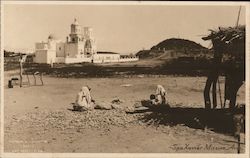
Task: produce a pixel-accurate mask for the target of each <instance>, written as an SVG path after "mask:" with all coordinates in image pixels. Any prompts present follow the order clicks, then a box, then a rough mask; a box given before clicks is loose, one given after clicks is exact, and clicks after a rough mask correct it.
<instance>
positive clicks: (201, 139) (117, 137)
mask: <svg viewBox="0 0 250 158" xmlns="http://www.w3.org/2000/svg"><path fill="white" fill-rule="evenodd" d="M5 77H6V78H5V81H6V82H5V83H7V79H8V74H5ZM44 83H45V85H44V86H31V87H23V88H19V87H18V86H16V87H14V88H13V89H8V88H7V87H5V88H4V91H5V94H4V99H5V100H4V103H5V105H4V106H5V107H4V109H5V111H4V115H5V116H4V118H5V120H4V123H5V135H4V141H5V142H4V143H5V144H4V150H5V152H57V153H58V152H83V153H93V152H94V153H95V152H105V153H109V152H112V153H113V152H119V153H120V152H122V153H127V152H129V153H144V152H145V153H151V152H152V153H171V152H178V153H181V152H201V153H204V152H212V153H214V152H215V153H236V152H237V144H236V139H235V138H234V137H233V136H231V135H230V134H229V133H218V132H215V131H213V130H212V129H208V130H203V129H198V128H190V127H188V126H186V125H185V124H177V125H174V126H172V125H162V124H157V122H154V121H150V120H147V121H145V119H143V118H145V116H146V115H150V112H147V113H140V114H127V113H126V112H125V111H126V109H129V107H133V105H134V104H135V103H138V102H140V101H141V100H143V99H148V97H149V95H150V94H152V93H154V92H155V89H156V85H157V84H161V85H163V86H164V87H165V88H166V90H167V93H168V94H167V96H168V101H169V104H170V106H172V107H203V93H202V92H203V87H204V85H205V77H174V76H163V77H154V76H151V77H146V76H137V77H131V78H122V77H121V78H88V79H84V78H82V79H73V78H51V77H44ZM83 85H89V86H90V87H91V88H92V90H91V92H92V96H93V98H94V99H95V100H97V101H98V102H105V103H110V102H111V101H112V100H113V99H116V98H119V99H120V100H121V101H122V103H121V104H119V105H118V106H119V107H120V108H118V109H113V110H108V111H106V110H94V111H89V112H82V113H81V112H72V111H71V110H70V108H71V106H70V103H72V102H74V100H75V97H76V94H77V92H78V91H79V90H80V88H81V86H83ZM222 87H223V85H222V86H221V88H222ZM244 95H245V91H244V87H242V88H241V89H240V91H239V94H238V98H237V101H238V102H244V99H245V98H244ZM179 117H181V116H179ZM241 142H242V144H241V151H242V152H244V150H245V149H244V148H245V144H244V135H243V136H242V140H241Z"/></svg>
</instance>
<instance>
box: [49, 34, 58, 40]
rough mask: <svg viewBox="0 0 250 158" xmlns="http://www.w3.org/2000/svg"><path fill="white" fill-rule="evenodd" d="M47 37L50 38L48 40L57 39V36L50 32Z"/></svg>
mask: <svg viewBox="0 0 250 158" xmlns="http://www.w3.org/2000/svg"><path fill="white" fill-rule="evenodd" d="M48 39H50V40H55V39H57V38H56V36H55V35H54V34H50V35H49V37H48Z"/></svg>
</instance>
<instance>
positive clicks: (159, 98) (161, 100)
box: [150, 85, 166, 105]
mask: <svg viewBox="0 0 250 158" xmlns="http://www.w3.org/2000/svg"><path fill="white" fill-rule="evenodd" d="M150 100H151V103H152V104H153V105H161V104H166V90H165V89H164V87H163V86H162V85H157V88H156V93H155V95H153V94H152V95H150Z"/></svg>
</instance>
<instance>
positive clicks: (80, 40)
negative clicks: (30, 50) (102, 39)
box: [34, 19, 138, 64]
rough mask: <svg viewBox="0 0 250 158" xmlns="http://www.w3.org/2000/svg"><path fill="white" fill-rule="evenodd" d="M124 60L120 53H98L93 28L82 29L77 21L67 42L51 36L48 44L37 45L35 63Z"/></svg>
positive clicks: (72, 26) (72, 25) (73, 24)
mask: <svg viewBox="0 0 250 158" xmlns="http://www.w3.org/2000/svg"><path fill="white" fill-rule="evenodd" d="M123 60H124V59H121V56H120V54H118V53H112V52H97V50H96V42H95V39H94V37H93V29H92V28H91V27H83V28H82V27H81V25H79V23H78V22H77V20H76V19H75V20H74V22H73V23H72V24H71V29H70V34H69V36H67V37H66V42H63V41H61V40H58V39H56V38H55V36H53V35H49V37H48V39H47V41H46V42H38V43H36V44H35V58H34V62H36V63H46V64H53V63H81V62H93V63H104V62H122V61H123ZM135 60H138V58H133V59H132V58H131V61H135ZM124 61H125V60H124Z"/></svg>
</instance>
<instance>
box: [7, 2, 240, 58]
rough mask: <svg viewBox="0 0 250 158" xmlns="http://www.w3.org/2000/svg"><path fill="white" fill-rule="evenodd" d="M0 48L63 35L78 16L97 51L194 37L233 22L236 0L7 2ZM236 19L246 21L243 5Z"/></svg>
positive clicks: (21, 47)
mask: <svg viewBox="0 0 250 158" xmlns="http://www.w3.org/2000/svg"><path fill="white" fill-rule="evenodd" d="M3 9H4V10H3V18H4V25H3V26H4V27H3V30H4V49H6V50H12V51H33V50H34V49H35V48H34V47H35V42H41V41H46V40H47V38H48V36H49V34H53V35H54V36H56V37H57V38H58V39H61V40H63V41H65V40H66V36H68V35H69V33H70V25H71V24H72V23H73V21H74V18H76V19H77V20H78V22H79V24H80V25H82V27H84V26H90V27H92V28H93V35H94V38H95V40H96V42H97V50H98V51H113V52H118V53H121V54H129V53H136V52H138V51H139V50H141V49H150V48H151V47H152V46H154V45H156V44H158V43H159V42H161V41H163V40H165V39H168V38H183V39H189V40H193V41H195V42H197V43H200V44H201V45H203V46H205V47H208V46H209V45H210V42H208V41H203V40H202V39H201V37H203V36H205V35H207V34H209V31H208V30H209V29H216V28H218V26H222V27H223V26H224V27H226V26H235V23H236V20H237V14H238V10H239V6H221V5H220V6H180V5H178V6H173V5H171V6H170V5H89V4H88V5H86V4H84V5H80V4H78V5H69V4H67V5H59V4H42V5H41V4H39V5H36V4H5V5H4V8H3ZM239 24H242V25H244V24H245V8H244V7H243V8H242V9H241V14H240V19H239Z"/></svg>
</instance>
